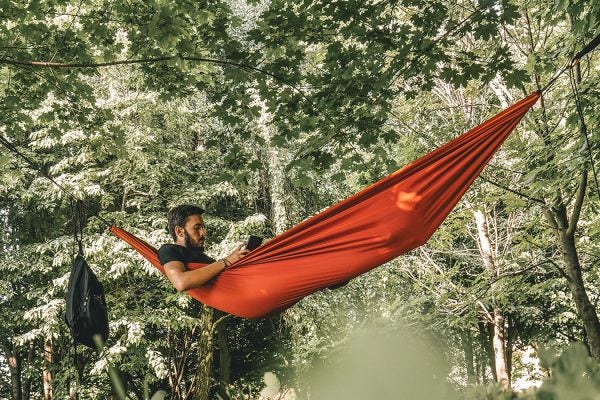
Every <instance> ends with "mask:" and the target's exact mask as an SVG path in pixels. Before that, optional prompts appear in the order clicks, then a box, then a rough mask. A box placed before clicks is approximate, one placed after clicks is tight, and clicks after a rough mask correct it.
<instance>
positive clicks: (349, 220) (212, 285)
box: [111, 92, 539, 318]
mask: <svg viewBox="0 0 600 400" xmlns="http://www.w3.org/2000/svg"><path fill="white" fill-rule="evenodd" d="M538 97H539V93H537V92H536V93H533V94H531V95H529V96H528V97H526V98H525V99H523V100H521V101H520V102H518V103H516V104H514V105H513V106H511V107H510V108H508V109H506V110H504V111H502V112H501V113H499V114H497V115H496V116H494V117H492V118H491V119H489V120H487V121H486V122H484V123H482V124H481V125H479V126H477V127H475V128H473V129H471V130H470V131H468V132H466V133H464V134H462V135H461V136H459V137H457V138H456V139H454V140H452V141H450V142H448V143H447V144H445V145H443V146H442V147H440V148H438V149H436V150H434V151H433V152H431V153H429V154H427V155H425V156H423V157H422V158H420V159H418V160H416V161H414V162H413V163H411V164H409V165H407V166H405V167H404V168H402V169H400V170H399V171H397V172H395V173H393V174H391V175H389V176H387V177H386V178H383V179H382V180H380V181H378V182H376V183H375V184H373V185H371V186H369V187H367V188H366V189H364V190H362V191H361V192H359V193H357V194H355V195H353V196H351V197H349V198H348V199H346V200H344V201H341V202H339V203H337V204H335V205H333V206H331V207H330V208H328V209H327V210H325V211H323V212H321V213H320V214H318V215H316V216H314V217H312V218H310V219H308V220H306V221H304V222H302V223H300V224H299V225H297V226H295V227H293V228H291V229H290V230H288V231H286V232H284V233H283V234H281V235H279V236H277V237H275V238H273V239H272V240H270V241H269V242H267V243H266V244H264V245H263V246H261V247H259V248H258V249H257V250H255V251H253V252H252V253H250V254H249V255H248V256H246V257H245V258H243V259H242V260H240V261H239V262H238V263H236V264H234V265H231V266H230V267H229V268H228V269H226V270H225V271H223V272H222V273H221V274H220V275H218V276H217V277H216V278H215V279H213V280H211V281H210V282H208V283H206V284H204V285H203V286H202V287H199V288H196V289H192V290H189V291H188V294H190V295H191V296H192V297H194V298H195V299H197V300H199V301H200V302H202V303H204V304H206V305H209V306H211V307H214V308H217V309H219V310H222V311H225V312H228V313H231V314H234V315H237V316H240V317H245V318H258V317H263V316H265V315H269V314H274V313H277V312H280V311H283V310H285V309H286V308H288V307H290V306H292V305H293V304H295V303H296V302H298V301H299V300H301V299H302V298H303V297H305V296H307V295H309V294H311V293H314V292H316V291H318V290H320V289H323V288H326V287H329V286H332V285H335V284H339V283H341V282H344V281H347V280H349V279H351V278H354V277H356V276H358V275H360V274H363V273H365V272H367V271H369V270H371V269H373V268H375V267H376V266H378V265H381V264H383V263H385V262H387V261H390V260H392V259H394V258H396V257H398V256H399V255H401V254H403V253H406V252H408V251H409V250H412V249H414V248H416V247H418V246H420V245H422V244H424V243H425V242H427V240H428V239H429V237H430V236H431V235H432V234H433V232H434V231H435V230H436V229H437V228H438V227H439V226H440V224H441V223H442V221H443V220H444V219H445V218H446V216H447V215H448V213H450V211H451V210H452V208H453V207H454V206H455V205H456V203H457V202H458V201H459V200H460V198H461V196H462V195H463V193H464V192H465V191H466V190H467V189H468V187H469V186H470V185H471V183H472V182H473V181H474V180H475V178H477V176H478V175H479V173H480V172H481V170H482V169H483V168H484V167H485V165H486V164H487V163H488V161H489V160H490V159H491V158H492V156H493V155H494V153H495V152H496V150H497V149H498V147H499V146H500V145H501V144H502V142H503V141H504V140H505V139H506V137H507V136H508V135H509V134H510V133H511V131H512V130H513V129H514V128H515V127H516V125H517V124H518V123H519V121H520V120H521V119H522V118H523V116H524V115H525V113H526V112H527V111H528V110H529V109H530V108H531V107H532V106H533V104H534V103H535V102H536V101H537V99H538ZM111 231H112V232H113V233H114V234H115V235H117V236H118V237H120V238H122V239H123V240H125V241H126V242H127V243H129V244H130V245H131V246H133V248H134V249H135V250H137V251H138V252H140V253H141V254H142V255H143V256H144V257H145V258H146V259H147V260H148V261H150V262H151V263H152V264H153V265H154V266H156V267H157V268H158V269H160V270H161V271H162V272H163V273H164V270H163V268H162V266H161V265H160V263H159V261H158V258H157V255H156V249H154V248H153V247H152V246H150V245H148V244H147V243H145V242H144V241H142V240H140V239H138V238H136V237H135V236H133V235H132V234H130V233H128V232H126V231H124V230H122V229H120V228H118V227H114V226H113V227H112V228H111ZM203 266H204V265H194V264H190V265H188V268H189V269H195V268H202V267H203Z"/></svg>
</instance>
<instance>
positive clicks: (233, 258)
mask: <svg viewBox="0 0 600 400" xmlns="http://www.w3.org/2000/svg"><path fill="white" fill-rule="evenodd" d="M248 253H250V250H248V249H246V248H244V244H240V245H238V246H237V247H236V248H235V250H234V251H233V252H232V253H231V254H230V255H228V256H227V257H225V259H226V260H227V261H229V262H230V263H231V264H234V263H236V262H238V261H240V260H241V259H242V258H244V257H246V254H248Z"/></svg>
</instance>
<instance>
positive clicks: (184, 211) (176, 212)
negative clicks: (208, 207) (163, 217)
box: [167, 204, 204, 242]
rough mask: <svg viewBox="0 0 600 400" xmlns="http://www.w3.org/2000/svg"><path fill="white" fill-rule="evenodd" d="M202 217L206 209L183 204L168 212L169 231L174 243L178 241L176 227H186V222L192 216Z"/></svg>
mask: <svg viewBox="0 0 600 400" xmlns="http://www.w3.org/2000/svg"><path fill="white" fill-rule="evenodd" d="M196 214H198V215H202V214H204V209H202V208H200V207H198V206H194V205H191V204H181V205H178V206H175V207H173V208H171V209H170V210H169V212H167V222H168V224H169V226H168V229H169V233H170V234H171V236H173V241H175V242H176V241H177V235H176V234H175V227H176V226H181V227H184V226H185V221H186V220H187V219H188V217H189V216H190V215H196Z"/></svg>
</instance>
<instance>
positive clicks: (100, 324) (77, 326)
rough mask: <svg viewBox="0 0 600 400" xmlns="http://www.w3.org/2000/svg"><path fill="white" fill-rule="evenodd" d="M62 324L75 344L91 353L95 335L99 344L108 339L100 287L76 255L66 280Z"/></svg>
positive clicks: (94, 275) (105, 311) (105, 312)
mask: <svg viewBox="0 0 600 400" xmlns="http://www.w3.org/2000/svg"><path fill="white" fill-rule="evenodd" d="M65 321H66V322H67V325H68V326H69V328H70V329H71V334H72V335H73V339H74V340H75V342H77V343H81V344H83V345H86V346H88V347H91V348H92V349H95V348H96V345H95V344H94V340H93V339H92V337H93V336H94V335H96V334H99V335H100V336H101V337H102V342H103V343H104V342H105V341H106V339H107V338H108V312H107V309H106V300H105V298H104V287H103V286H102V284H101V283H100V281H99V280H98V278H97V277H96V274H94V271H92V269H91V268H90V266H89V265H88V263H87V262H86V261H85V260H84V259H83V257H82V256H81V255H80V254H78V255H77V256H76V257H75V260H74V261H73V267H72V268H71V275H70V276H69V286H68V289H67V304H66V313H65Z"/></svg>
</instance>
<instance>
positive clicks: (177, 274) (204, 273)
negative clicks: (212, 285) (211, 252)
mask: <svg viewBox="0 0 600 400" xmlns="http://www.w3.org/2000/svg"><path fill="white" fill-rule="evenodd" d="M168 264H169V263H167V264H165V273H166V275H167V278H169V280H170V281H171V283H172V284H173V286H175V289H177V290H179V291H185V290H190V289H193V288H197V287H200V286H202V285H204V284H205V283H206V282H208V281H210V280H211V279H213V278H214V277H215V276H217V275H219V274H220V273H221V272H222V271H223V270H224V269H225V262H224V261H222V260H219V261H216V262H214V263H212V264H208V265H207V266H206V267H202V268H198V269H194V270H190V271H184V270H183V268H181V267H179V266H177V267H175V266H169V265H168ZM179 264H180V265H181V266H183V264H182V263H179ZM180 268H181V269H180Z"/></svg>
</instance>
